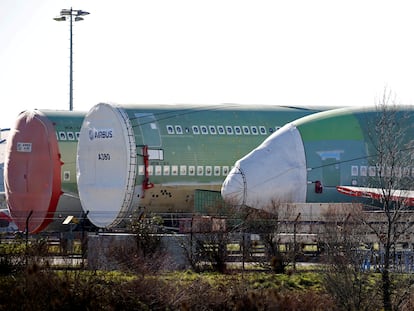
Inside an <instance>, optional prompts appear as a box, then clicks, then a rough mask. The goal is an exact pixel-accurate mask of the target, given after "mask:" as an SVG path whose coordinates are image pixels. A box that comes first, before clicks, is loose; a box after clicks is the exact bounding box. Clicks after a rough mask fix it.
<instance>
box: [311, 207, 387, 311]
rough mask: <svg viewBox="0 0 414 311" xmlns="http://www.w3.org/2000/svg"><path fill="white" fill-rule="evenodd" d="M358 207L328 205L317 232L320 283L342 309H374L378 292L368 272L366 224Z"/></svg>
mask: <svg viewBox="0 0 414 311" xmlns="http://www.w3.org/2000/svg"><path fill="white" fill-rule="evenodd" d="M363 218H364V217H363V212H362V206H361V205H360V204H352V205H350V206H349V205H345V204H344V205H342V206H338V205H332V206H330V207H329V208H328V210H327V211H326V213H324V214H323V215H322V219H323V224H324V226H323V229H322V230H321V233H320V235H319V238H320V243H321V244H322V245H323V249H324V253H323V259H324V261H325V265H324V268H325V269H324V270H325V271H324V274H323V280H324V286H325V288H326V290H327V292H328V293H330V294H331V296H332V297H333V298H334V299H335V301H336V303H337V305H338V307H339V308H341V309H343V310H355V311H357V310H377V309H379V306H378V303H377V300H376V299H374V298H375V296H377V295H378V294H379V292H378V291H377V290H375V286H373V285H372V284H373V283H372V280H371V278H370V275H371V274H370V273H369V270H370V269H369V265H368V264H367V262H369V258H370V257H371V249H370V247H369V246H368V245H366V244H365V242H366V240H367V239H366V237H367V231H366V229H367V227H366V226H365V225H364V224H363V223H362V222H361V221H360V219H363Z"/></svg>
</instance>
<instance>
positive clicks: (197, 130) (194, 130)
mask: <svg viewBox="0 0 414 311" xmlns="http://www.w3.org/2000/svg"><path fill="white" fill-rule="evenodd" d="M193 134H195V135H199V134H200V129H199V128H198V126H196V125H193Z"/></svg>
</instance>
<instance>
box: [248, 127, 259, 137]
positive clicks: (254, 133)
mask: <svg viewBox="0 0 414 311" xmlns="http://www.w3.org/2000/svg"><path fill="white" fill-rule="evenodd" d="M250 131H251V132H252V134H253V135H258V134H259V132H258V131H257V127H256V126H251V127H250Z"/></svg>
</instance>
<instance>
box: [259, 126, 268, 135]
mask: <svg viewBox="0 0 414 311" xmlns="http://www.w3.org/2000/svg"><path fill="white" fill-rule="evenodd" d="M259 131H260V134H262V135H266V134H267V132H266V128H265V127H264V126H259Z"/></svg>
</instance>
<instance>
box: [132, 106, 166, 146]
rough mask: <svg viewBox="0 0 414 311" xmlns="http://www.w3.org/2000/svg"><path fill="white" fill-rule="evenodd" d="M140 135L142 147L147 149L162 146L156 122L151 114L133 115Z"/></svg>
mask: <svg viewBox="0 0 414 311" xmlns="http://www.w3.org/2000/svg"><path fill="white" fill-rule="evenodd" d="M135 116H136V118H137V121H138V124H139V127H140V129H141V133H142V142H143V145H146V146H148V147H149V148H160V147H161V145H162V142H161V135H160V129H159V126H158V121H157V119H156V118H155V116H154V114H153V113H136V114H135Z"/></svg>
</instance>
